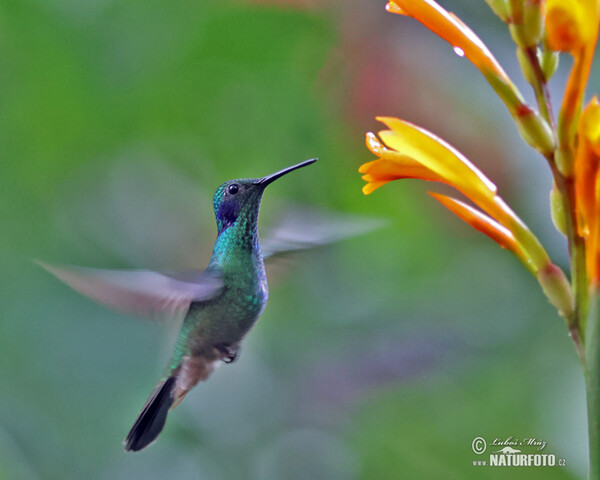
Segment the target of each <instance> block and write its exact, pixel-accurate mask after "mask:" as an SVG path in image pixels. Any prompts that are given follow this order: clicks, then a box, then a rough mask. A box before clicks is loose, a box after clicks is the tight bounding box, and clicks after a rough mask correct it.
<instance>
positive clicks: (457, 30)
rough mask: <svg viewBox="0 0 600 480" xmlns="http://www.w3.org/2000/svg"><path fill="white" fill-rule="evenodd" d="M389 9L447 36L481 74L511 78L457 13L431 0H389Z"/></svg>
mask: <svg viewBox="0 0 600 480" xmlns="http://www.w3.org/2000/svg"><path fill="white" fill-rule="evenodd" d="M387 10H388V11H389V12H391V13H397V14H401V15H408V16H410V17H413V18H414V19H415V20H417V21H419V22H421V23H422V24H423V25H425V26H426V27H427V28H429V30H431V31H432V32H433V33H435V34H436V35H439V36H440V37H442V38H443V39H444V40H446V41H447V42H448V43H450V45H452V46H453V47H454V48H455V49H456V48H459V49H460V50H461V51H462V52H463V53H464V55H465V56H466V57H467V58H468V59H469V60H470V61H471V62H472V63H473V65H475V66H476V67H477V68H478V69H479V70H481V71H482V73H483V74H484V75H486V76H487V75H488V74H489V73H490V72H491V73H493V74H494V75H496V76H498V77H501V78H502V79H503V80H504V81H505V82H506V83H510V79H509V78H508V75H506V72H504V70H503V69H502V67H501V66H500V64H499V63H498V61H497V60H496V59H495V58H494V56H493V55H492V53H491V52H490V51H489V49H488V48H487V47H486V46H485V44H484V43H483V42H482V41H481V39H480V38H479V37H478V36H477V35H476V34H475V32H473V30H471V29H470V28H469V27H468V26H467V25H465V24H464V23H463V22H462V20H460V19H459V18H458V17H456V15H454V14H453V13H450V12H448V11H446V10H445V9H443V8H442V7H441V6H440V5H439V4H437V3H436V2H435V1H433V0H391V1H390V2H389V3H388V5H387Z"/></svg>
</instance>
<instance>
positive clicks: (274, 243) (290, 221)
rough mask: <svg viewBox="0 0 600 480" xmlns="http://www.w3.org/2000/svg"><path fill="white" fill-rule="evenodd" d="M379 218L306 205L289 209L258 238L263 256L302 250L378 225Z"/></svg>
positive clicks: (367, 230)
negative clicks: (314, 208)
mask: <svg viewBox="0 0 600 480" xmlns="http://www.w3.org/2000/svg"><path fill="white" fill-rule="evenodd" d="M385 223H386V222H385V221H384V220H382V219H377V218H375V219H374V218H367V217H361V216H357V215H349V214H343V213H338V212H324V211H319V210H313V209H309V208H297V207H293V208H289V209H288V210H286V212H285V215H284V216H283V218H282V219H281V220H280V221H279V222H278V223H277V224H276V227H275V228H272V229H271V230H270V231H268V232H267V233H266V235H265V237H264V240H261V242H260V247H261V251H262V255H263V257H264V258H267V257H273V256H276V255H277V256H279V255H280V254H285V253H290V252H295V251H298V250H306V249H309V248H314V247H318V246H321V245H326V244H328V243H333V242H337V241H339V240H343V239H345V238H349V237H354V236H356V235H361V234H363V233H367V232H370V231H371V230H375V229H377V228H381V227H382V226H383V225H384V224H385Z"/></svg>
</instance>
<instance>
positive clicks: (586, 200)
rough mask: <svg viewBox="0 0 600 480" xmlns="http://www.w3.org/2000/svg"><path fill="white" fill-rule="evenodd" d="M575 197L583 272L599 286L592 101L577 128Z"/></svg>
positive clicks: (596, 135) (598, 125) (599, 119)
mask: <svg viewBox="0 0 600 480" xmlns="http://www.w3.org/2000/svg"><path fill="white" fill-rule="evenodd" d="M578 138H579V142H578V146H577V153H576V156H575V167H574V168H575V193H576V205H577V211H578V213H579V217H578V218H577V226H578V232H579V235H580V236H582V237H584V238H585V243H586V261H587V271H588V275H589V277H590V279H591V280H592V281H593V282H595V283H600V102H599V101H598V97H594V98H593V99H592V100H591V101H590V103H589V104H588V105H587V107H586V108H585V110H584V111H583V113H582V114H581V117H580V118H579V124H578Z"/></svg>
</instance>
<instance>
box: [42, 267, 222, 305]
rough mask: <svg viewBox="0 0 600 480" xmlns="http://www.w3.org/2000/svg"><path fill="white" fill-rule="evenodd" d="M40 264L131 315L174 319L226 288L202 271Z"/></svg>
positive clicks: (90, 294)
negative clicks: (159, 270) (119, 268)
mask: <svg viewBox="0 0 600 480" xmlns="http://www.w3.org/2000/svg"><path fill="white" fill-rule="evenodd" d="M37 263H38V264H39V265H40V266H42V267H43V268H45V269H46V270H47V271H49V272H50V273H52V274H53V275H54V276H56V277H57V278H58V279H59V280H62V281H63V282H64V283H66V284H67V285H69V286H70V287H71V288H72V289H73V290H75V291H77V292H79V293H81V294H83V295H85V296H86V297H89V298H91V299H92V300H94V301H96V302H98V303H101V304H103V305H106V306H108V307H110V308H113V309H114V310H117V311H119V312H121V313H125V314H129V315H131V314H133V315H140V316H155V315H159V316H166V317H172V316H175V315H177V314H178V313H180V312H182V311H184V310H186V309H187V308H188V307H189V305H190V303H191V302H193V301H202V300H208V299H210V298H212V297H214V296H215V295H216V294H217V293H218V292H219V290H220V289H221V287H222V286H223V282H222V280H221V277H220V276H219V275H217V274H213V273H206V272H201V271H194V272H184V273H181V274H166V273H159V272H153V271H151V270H103V269H97V268H85V267H73V266H56V265H50V264H48V263H43V262H39V261H38V262H37Z"/></svg>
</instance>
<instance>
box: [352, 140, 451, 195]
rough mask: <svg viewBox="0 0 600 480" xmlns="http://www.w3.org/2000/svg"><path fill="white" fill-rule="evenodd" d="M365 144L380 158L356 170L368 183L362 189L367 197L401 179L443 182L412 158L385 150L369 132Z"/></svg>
mask: <svg viewBox="0 0 600 480" xmlns="http://www.w3.org/2000/svg"><path fill="white" fill-rule="evenodd" d="M366 144H367V147H368V148H369V150H371V152H372V153H373V154H375V155H377V156H378V157H380V158H379V159H378V160H373V161H371V162H367V163H364V164H363V165H361V166H360V168H359V169H358V171H359V172H360V173H364V175H363V176H362V179H363V180H365V181H366V182H368V183H367V185H365V186H364V187H363V193H364V194H365V195H369V194H370V193H372V192H374V191H375V190H377V189H378V188H379V187H381V186H382V185H385V184H386V183H387V182H391V181H392V180H400V179H402V178H419V179H422V180H431V181H437V182H443V181H444V179H443V178H442V177H440V176H439V175H438V174H436V173H435V172H433V171H431V170H429V169H428V168H427V167H425V166H423V165H422V164H420V163H419V162H417V161H416V160H414V159H413V158H411V157H409V156H407V155H403V154H401V153H399V152H396V151H394V150H390V149H388V148H386V147H385V146H384V145H382V144H381V142H379V140H377V137H376V136H375V135H373V133H371V132H369V133H367V136H366Z"/></svg>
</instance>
